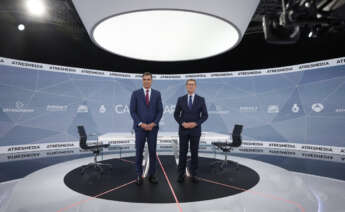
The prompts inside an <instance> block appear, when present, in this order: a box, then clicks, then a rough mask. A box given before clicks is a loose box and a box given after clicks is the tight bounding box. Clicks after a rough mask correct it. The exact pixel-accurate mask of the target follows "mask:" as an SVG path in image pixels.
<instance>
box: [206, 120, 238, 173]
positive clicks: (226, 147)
mask: <svg viewBox="0 0 345 212" xmlns="http://www.w3.org/2000/svg"><path fill="white" fill-rule="evenodd" d="M242 129H243V125H239V124H236V125H235V126H234V129H233V131H232V133H230V135H231V138H232V142H231V143H229V142H228V141H226V142H212V144H213V145H215V146H216V147H217V148H219V149H220V150H222V151H223V152H224V160H223V161H217V162H215V163H212V164H211V166H218V167H219V168H221V169H224V168H226V167H231V166H232V165H235V166H236V169H239V164H238V163H237V162H234V161H231V160H228V153H229V152H231V150H233V148H234V147H235V148H237V147H240V146H241V144H242V136H241V134H242Z"/></svg>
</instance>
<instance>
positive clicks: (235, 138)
mask: <svg viewBox="0 0 345 212" xmlns="http://www.w3.org/2000/svg"><path fill="white" fill-rule="evenodd" d="M242 129H243V125H239V124H235V126H234V129H233V131H232V143H231V146H233V147H239V146H241V144H242V136H241V134H242Z"/></svg>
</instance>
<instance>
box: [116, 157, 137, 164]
mask: <svg viewBox="0 0 345 212" xmlns="http://www.w3.org/2000/svg"><path fill="white" fill-rule="evenodd" d="M119 160H122V161H124V162H127V163H132V164H135V162H134V161H131V160H127V159H123V158H119Z"/></svg>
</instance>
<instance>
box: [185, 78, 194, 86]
mask: <svg viewBox="0 0 345 212" xmlns="http://www.w3.org/2000/svg"><path fill="white" fill-rule="evenodd" d="M189 81H193V82H194V83H195V85H196V80H195V79H187V81H186V85H187V84H188V82H189Z"/></svg>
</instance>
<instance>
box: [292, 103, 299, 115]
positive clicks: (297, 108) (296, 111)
mask: <svg viewBox="0 0 345 212" xmlns="http://www.w3.org/2000/svg"><path fill="white" fill-rule="evenodd" d="M300 109H301V108H300V107H299V106H298V105H297V104H293V105H292V107H291V111H292V112H293V113H298V112H299V111H300Z"/></svg>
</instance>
